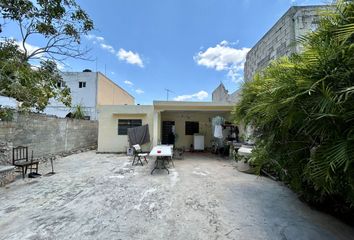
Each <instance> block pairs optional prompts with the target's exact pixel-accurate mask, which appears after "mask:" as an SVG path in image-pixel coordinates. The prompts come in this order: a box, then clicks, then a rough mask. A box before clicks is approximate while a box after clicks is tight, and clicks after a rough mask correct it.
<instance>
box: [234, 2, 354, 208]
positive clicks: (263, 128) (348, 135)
mask: <svg viewBox="0 0 354 240" xmlns="http://www.w3.org/2000/svg"><path fill="white" fill-rule="evenodd" d="M299 41H300V43H301V44H302V45H303V52H302V53H300V54H294V55H292V56H290V57H289V58H287V57H284V58H281V59H278V60H277V61H275V62H273V63H271V64H270V65H269V66H268V67H267V68H266V69H264V70H263V71H262V72H260V73H259V74H258V75H256V76H255V78H254V80H253V81H251V82H248V83H246V84H245V85H244V86H243V92H242V97H241V101H240V102H239V103H238V105H237V106H236V107H235V111H234V117H235V120H236V121H239V122H244V123H246V124H252V125H253V126H254V127H255V128H256V130H257V132H258V133H259V134H258V135H257V136H256V149H255V150H254V152H253V154H252V162H253V164H255V165H256V167H257V170H258V173H260V171H261V169H266V170H267V171H271V172H274V173H275V174H277V176H278V177H279V178H280V179H282V180H283V181H285V182H287V183H288V184H289V186H290V187H291V188H292V189H294V190H295V191H296V192H297V193H299V194H300V196H301V197H303V198H304V199H306V200H307V201H309V202H312V203H326V204H336V206H340V209H339V210H340V211H343V209H346V210H351V211H353V209H354V2H353V1H338V2H337V4H336V7H335V8H332V9H330V10H328V11H327V12H325V13H323V16H322V18H321V21H320V23H319V26H318V29H317V30H316V32H314V33H310V34H309V35H307V36H305V37H303V38H302V39H300V40H299Z"/></svg>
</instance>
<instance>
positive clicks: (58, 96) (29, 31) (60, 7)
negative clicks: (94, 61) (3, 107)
mask: <svg viewBox="0 0 354 240" xmlns="http://www.w3.org/2000/svg"><path fill="white" fill-rule="evenodd" d="M0 17H1V18H2V20H3V21H4V22H9V21H10V22H12V23H15V24H17V26H18V30H19V35H20V36H21V39H20V40H19V41H15V40H13V39H11V38H4V37H3V38H2V39H1V41H0V94H1V95H5V96H8V97H13V98H15V99H16V100H17V101H19V102H21V103H22V105H21V108H22V109H25V110H30V109H33V108H35V109H36V110H38V111H42V110H43V109H44V108H45V107H46V106H47V105H48V103H49V99H55V100H58V101H61V102H62V103H64V105H66V106H70V104H71V97H70V90H69V88H67V87H60V86H58V83H59V82H61V81H62V77H61V76H60V74H59V70H58V68H57V64H56V63H57V62H58V61H59V62H60V61H62V60H64V59H66V58H67V57H72V58H84V56H85V54H86V53H87V51H88V50H87V49H82V47H81V45H80V40H81V36H82V35H85V34H87V33H88V32H89V31H90V30H92V29H93V27H94V26H93V22H92V20H91V19H90V18H89V16H88V15H87V13H86V12H85V11H84V10H82V9H81V8H80V6H79V5H78V4H77V3H76V2H75V0H36V1H33V0H0ZM6 26H7V25H4V27H6ZM11 26H14V25H13V24H11ZM8 37H9V36H8ZM32 39H36V40H37V42H40V43H42V45H41V46H38V47H31V48H29V47H28V46H29V45H28V41H31V40H32Z"/></svg>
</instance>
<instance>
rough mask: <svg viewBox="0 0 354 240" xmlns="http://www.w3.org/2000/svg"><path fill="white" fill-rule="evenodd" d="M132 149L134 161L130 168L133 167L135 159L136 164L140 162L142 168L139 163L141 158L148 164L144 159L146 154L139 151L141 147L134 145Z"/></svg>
mask: <svg viewBox="0 0 354 240" xmlns="http://www.w3.org/2000/svg"><path fill="white" fill-rule="evenodd" d="M133 148H134V159H133V163H132V166H133V165H134V163H135V159H137V161H136V162H137V163H139V162H140V164H141V166H143V165H144V164H143V162H142V161H141V158H144V161H145V162H146V163H149V162H148V160H147V159H146V157H147V156H148V154H147V153H143V151H142V150H141V147H140V145H139V144H136V145H133Z"/></svg>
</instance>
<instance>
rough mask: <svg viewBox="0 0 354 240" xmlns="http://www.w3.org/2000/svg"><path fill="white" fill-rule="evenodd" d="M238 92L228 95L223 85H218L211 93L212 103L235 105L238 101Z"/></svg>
mask: <svg viewBox="0 0 354 240" xmlns="http://www.w3.org/2000/svg"><path fill="white" fill-rule="evenodd" d="M239 94H240V92H239V90H237V91H235V92H233V93H231V94H229V91H228V90H226V88H225V86H224V84H222V83H221V84H220V85H219V86H218V87H217V88H216V89H215V90H214V91H213V93H212V101H213V102H219V103H236V102H237V101H238V99H239Z"/></svg>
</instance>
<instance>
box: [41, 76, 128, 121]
mask: <svg viewBox="0 0 354 240" xmlns="http://www.w3.org/2000/svg"><path fill="white" fill-rule="evenodd" d="M62 77H63V81H62V82H59V83H58V85H59V87H61V86H64V85H66V86H68V87H69V88H70V91H71V97H72V106H73V107H74V106H75V105H81V106H83V109H84V111H85V113H86V115H87V117H89V118H90V119H92V120H97V119H98V116H97V106H98V105H133V104H134V102H135V99H134V97H133V96H131V95H130V94H129V93H128V92H127V91H125V90H124V89H123V88H121V87H120V86H118V85H117V84H116V83H114V82H113V81H112V80H110V79H109V78H108V77H107V76H105V75H104V74H102V73H100V72H64V73H62ZM72 111H73V109H72V108H68V107H66V106H64V105H63V104H62V103H61V102H58V101H51V102H50V104H49V105H48V106H47V107H46V109H45V110H44V113H46V114H50V115H56V116H58V117H65V116H67V114H69V113H70V112H72Z"/></svg>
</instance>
